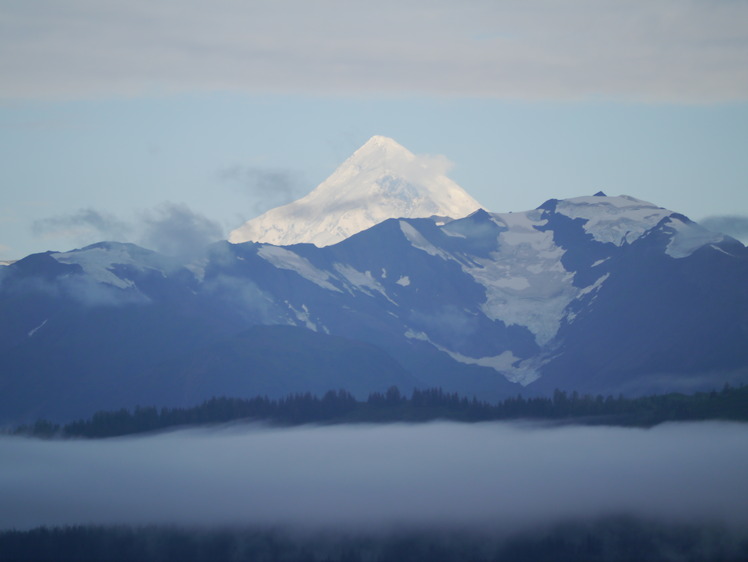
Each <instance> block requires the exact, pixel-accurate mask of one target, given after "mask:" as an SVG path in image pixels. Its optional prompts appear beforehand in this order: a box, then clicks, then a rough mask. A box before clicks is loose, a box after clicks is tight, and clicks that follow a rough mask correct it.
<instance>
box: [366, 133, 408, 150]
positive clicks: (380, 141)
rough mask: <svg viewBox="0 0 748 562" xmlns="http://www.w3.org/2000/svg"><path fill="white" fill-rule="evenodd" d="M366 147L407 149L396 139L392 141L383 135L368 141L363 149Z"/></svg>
mask: <svg viewBox="0 0 748 562" xmlns="http://www.w3.org/2000/svg"><path fill="white" fill-rule="evenodd" d="M365 146H384V147H398V148H405V147H404V146H402V145H401V144H400V143H399V142H397V141H396V140H395V139H391V138H390V137H385V136H382V135H374V136H373V137H371V138H370V139H369V140H368V141H366V142H365V143H364V144H363V146H362V147H361V148H364V147H365Z"/></svg>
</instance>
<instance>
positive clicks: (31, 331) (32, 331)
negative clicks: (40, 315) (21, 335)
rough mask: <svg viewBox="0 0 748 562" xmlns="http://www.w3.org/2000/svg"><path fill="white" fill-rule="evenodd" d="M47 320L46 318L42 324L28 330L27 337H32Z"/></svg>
mask: <svg viewBox="0 0 748 562" xmlns="http://www.w3.org/2000/svg"><path fill="white" fill-rule="evenodd" d="M47 320H49V318H46V319H45V320H44V322H42V323H41V324H39V325H38V326H37V327H36V328H33V329H32V330H29V337H31V336H33V335H34V334H35V333H36V332H37V331H39V328H42V327H43V326H44V325H45V324H46V323H47Z"/></svg>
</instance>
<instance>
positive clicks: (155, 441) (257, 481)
mask: <svg viewBox="0 0 748 562" xmlns="http://www.w3.org/2000/svg"><path fill="white" fill-rule="evenodd" d="M747 444H748V425H746V424H738V423H719V422H703V423H672V424H663V425H659V426H656V427H654V428H651V429H632V428H618V427H583V426H558V427H548V426H541V425H535V424H509V423H483V424H460V423H451V422H449V423H448V422H436V423H429V424H419V425H405V424H388V425H344V426H327V427H319V426H302V427H294V428H271V427H265V426H261V425H234V426H227V427H220V428H213V429H183V430H179V431H174V432H169V433H162V434H156V435H148V436H144V437H136V438H119V439H107V440H91V441H86V440H68V441H40V440H33V439H28V438H20V437H10V436H3V437H1V438H0V497H1V498H2V506H3V507H2V510H0V528H2V529H13V528H15V529H28V528H32V527H35V526H39V525H49V526H52V525H72V524H91V523H93V524H131V525H146V524H175V525H200V526H224V525H231V526H235V525H288V526H291V527H299V528H308V529H312V530H325V529H333V530H336V531H338V530H350V531H357V530H367V531H371V530H372V529H380V528H381V529H383V530H387V529H391V528H393V527H403V526H405V527H408V526H412V527H433V526H443V525H446V526H451V527H458V528H459V527H462V528H471V529H482V528H485V529H494V530H496V529H499V530H501V531H502V532H504V531H505V532H514V531H522V530H525V529H528V528H531V527H533V526H535V525H542V524H552V523H554V522H555V521H561V520H564V519H569V518H588V517H599V516H600V517H601V516H606V515H615V514H631V515H635V516H641V517H650V518H655V519H658V520H664V521H667V522H676V523H690V522H700V521H706V522H714V523H719V524H726V525H727V526H729V527H732V528H735V529H741V528H745V526H746V524H748V480H746V474H748V447H747V446H746V445H747Z"/></svg>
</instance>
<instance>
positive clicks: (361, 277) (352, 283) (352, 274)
mask: <svg viewBox="0 0 748 562" xmlns="http://www.w3.org/2000/svg"><path fill="white" fill-rule="evenodd" d="M333 267H334V268H335V271H337V272H338V273H339V274H340V275H342V276H343V278H344V279H345V281H346V282H347V284H348V286H349V287H351V288H353V289H356V290H358V291H361V292H362V293H365V294H367V295H369V296H371V297H373V296H374V294H373V293H372V291H373V292H376V293H379V294H381V295H382V296H383V297H385V298H386V299H387V300H388V301H390V302H391V303H392V304H396V303H395V302H394V301H393V300H392V299H391V298H390V297H389V296H388V295H387V292H386V291H385V290H384V287H382V285H381V284H380V283H379V281H377V280H376V279H374V277H373V276H372V274H371V272H370V271H366V272H361V271H358V270H357V269H356V268H354V267H351V266H350V265H345V264H342V263H336V264H335V265H334V266H333ZM351 294H352V291H351Z"/></svg>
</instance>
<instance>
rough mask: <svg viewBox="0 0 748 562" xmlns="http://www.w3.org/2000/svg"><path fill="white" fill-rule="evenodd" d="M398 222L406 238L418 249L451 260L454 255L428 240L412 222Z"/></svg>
mask: <svg viewBox="0 0 748 562" xmlns="http://www.w3.org/2000/svg"><path fill="white" fill-rule="evenodd" d="M398 223H399V224H400V230H401V231H402V233H403V234H404V235H405V238H407V239H408V242H410V243H411V245H412V246H413V247H414V248H416V249H417V250H423V251H424V252H426V253H427V254H429V255H431V256H436V257H439V258H441V259H443V260H450V259H451V258H452V256H450V255H449V254H448V253H447V252H445V251H444V250H442V249H440V248H437V247H436V246H434V245H433V244H432V243H431V242H429V241H428V240H426V238H424V237H423V235H422V234H421V233H420V232H418V231H417V230H416V229H415V228H414V227H413V225H412V224H410V223H407V222H405V221H398Z"/></svg>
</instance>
